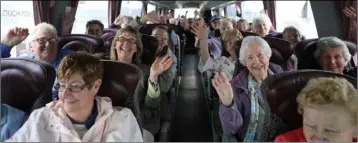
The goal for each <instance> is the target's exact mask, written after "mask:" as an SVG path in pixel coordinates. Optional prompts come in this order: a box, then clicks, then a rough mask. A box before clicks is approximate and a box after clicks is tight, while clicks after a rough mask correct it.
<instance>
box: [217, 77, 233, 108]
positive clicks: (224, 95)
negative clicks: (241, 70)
mask: <svg viewBox="0 0 358 143" xmlns="http://www.w3.org/2000/svg"><path fill="white" fill-rule="evenodd" d="M212 84H213V86H214V88H215V90H216V92H217V93H218V95H219V98H220V101H221V103H222V104H223V105H225V106H230V105H231V104H232V102H233V98H234V93H233V91H232V88H231V85H230V83H229V81H228V80H227V78H226V75H225V73H223V72H220V73H215V76H214V79H212Z"/></svg>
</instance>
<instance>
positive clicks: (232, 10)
mask: <svg viewBox="0 0 358 143" xmlns="http://www.w3.org/2000/svg"><path fill="white" fill-rule="evenodd" d="M226 14H227V15H226V17H227V18H229V17H237V15H236V5H235V3H234V4H230V5H228V6H226Z"/></svg>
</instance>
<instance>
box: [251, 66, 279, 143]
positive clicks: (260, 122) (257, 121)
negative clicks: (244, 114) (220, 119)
mask: <svg viewBox="0 0 358 143" xmlns="http://www.w3.org/2000/svg"><path fill="white" fill-rule="evenodd" d="M273 74H274V73H273V72H272V71H271V70H270V69H269V70H268V76H270V75H273ZM248 89H249V94H250V103H251V114H250V120H249V126H248V128H247V132H246V135H245V139H244V142H254V141H265V140H266V139H265V136H266V135H264V134H263V131H264V128H265V118H266V117H267V113H269V110H267V109H268V108H267V107H268V105H267V104H266V102H265V99H264V98H263V96H262V92H261V90H260V85H258V84H257V83H256V82H255V81H254V80H253V77H252V75H251V74H249V76H248Z"/></svg>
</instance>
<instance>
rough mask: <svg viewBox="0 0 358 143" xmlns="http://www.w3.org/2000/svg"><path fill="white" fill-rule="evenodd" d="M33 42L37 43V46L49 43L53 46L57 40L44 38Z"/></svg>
mask: <svg viewBox="0 0 358 143" xmlns="http://www.w3.org/2000/svg"><path fill="white" fill-rule="evenodd" d="M34 41H37V43H39V44H41V45H42V44H46V43H47V42H49V43H50V44H54V43H56V42H57V38H50V39H46V38H37V39H35V40H34Z"/></svg>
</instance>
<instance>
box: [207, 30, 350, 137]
mask: <svg viewBox="0 0 358 143" xmlns="http://www.w3.org/2000/svg"><path fill="white" fill-rule="evenodd" d="M251 35H255V34H254V33H250V32H246V33H245V36H244V37H246V36H251ZM264 40H266V41H267V43H268V44H269V45H270V47H271V50H272V56H271V58H270V62H272V63H275V64H278V65H281V66H282V67H283V69H284V71H288V69H285V67H286V66H283V65H285V63H286V62H287V60H288V59H289V58H290V57H291V55H292V54H296V56H297V58H298V61H299V62H298V64H299V66H298V70H299V71H294V72H285V73H283V74H279V75H277V76H274V77H270V78H268V79H267V80H266V81H265V83H266V85H265V87H264V86H263V87H262V88H265V91H267V93H265V94H267V95H268V94H270V95H269V96H270V97H269V104H270V107H272V110H273V112H274V113H277V114H278V116H279V117H282V118H283V120H284V121H285V124H287V125H288V126H289V127H292V128H295V127H298V125H302V122H296V121H297V120H298V119H302V118H297V116H299V115H298V113H297V112H296V110H297V108H296V105H297V103H296V99H295V98H296V96H297V94H298V92H299V91H300V89H302V88H303V86H304V85H305V84H306V83H307V81H308V80H309V79H311V78H316V77H321V76H339V77H344V78H346V79H348V80H349V81H350V82H352V83H354V84H353V85H356V79H355V78H353V77H356V75H357V73H356V72H357V70H356V65H355V64H354V62H353V60H352V62H351V64H350V65H349V66H348V69H355V70H351V71H349V72H346V75H337V74H334V73H330V72H325V71H319V70H320V69H321V68H320V67H319V66H318V63H317V62H316V61H315V59H314V58H313V52H314V50H315V49H316V48H317V47H316V45H315V44H316V42H317V40H318V39H308V40H303V41H301V42H300V43H298V44H297V45H296V46H295V47H293V46H291V45H292V44H291V43H290V42H288V41H286V40H283V39H280V38H275V37H269V36H267V37H264ZM241 43H242V40H240V41H237V42H236V43H235V45H234V46H237V49H240V48H241ZM345 43H346V44H347V47H348V48H349V51H350V53H351V54H352V55H355V53H357V51H356V45H354V44H352V43H350V42H347V41H345ZM239 51H240V50H237V52H239ZM237 55H239V53H237ZM243 68H244V66H242V65H241V64H240V62H236V66H235V73H234V75H237V74H238V73H239V72H240V71H241V70H242V69H243ZM308 69H311V70H308ZM315 70H317V71H315ZM213 76H214V74H213V73H212V72H211V71H206V72H204V73H203V74H202V83H203V88H204V90H205V91H204V93H205V95H206V101H207V103H208V106H209V107H208V108H209V113H210V117H211V123H212V130H213V135H214V141H215V142H216V141H221V139H222V129H221V123H220V119H219V114H218V112H219V105H220V102H219V97H218V95H217V93H216V90H215V89H214V88H213V86H212V82H211V80H212V78H213ZM277 80H280V82H279V83H275V82H277ZM273 85H274V86H273ZM289 87H295V89H292V88H289ZM273 88H274V89H275V90H274V89H273ZM278 88H280V89H278ZM291 89H292V90H291ZM269 90H270V91H269ZM282 90H285V91H283V92H282V93H281V91H282ZM277 91H280V93H278V92H277ZM289 94H290V95H289ZM271 96H272V98H271ZM291 102H292V103H291ZM293 102H294V103H293ZM285 106H289V108H288V109H287V110H286V108H285ZM293 110H294V111H293ZM293 114H294V115H293ZM291 115H292V116H291ZM294 117H295V118H296V119H294ZM226 138H233V137H226Z"/></svg>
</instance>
